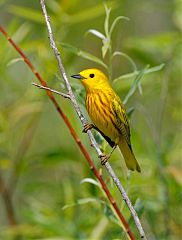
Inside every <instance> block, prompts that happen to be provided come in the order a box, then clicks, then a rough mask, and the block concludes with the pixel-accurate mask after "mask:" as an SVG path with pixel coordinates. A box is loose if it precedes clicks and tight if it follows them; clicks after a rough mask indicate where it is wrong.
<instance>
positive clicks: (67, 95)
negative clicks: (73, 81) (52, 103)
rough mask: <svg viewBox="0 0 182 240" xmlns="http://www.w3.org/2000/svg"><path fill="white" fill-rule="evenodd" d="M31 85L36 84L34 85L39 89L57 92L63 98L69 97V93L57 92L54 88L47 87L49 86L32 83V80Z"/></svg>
mask: <svg viewBox="0 0 182 240" xmlns="http://www.w3.org/2000/svg"><path fill="white" fill-rule="evenodd" d="M32 85H34V86H36V87H38V88H40V89H44V90H49V91H50V92H53V93H56V94H58V95H60V96H62V97H64V98H68V99H70V95H69V94H65V93H61V92H58V91H56V90H54V89H51V88H49V87H44V86H42V85H40V84H37V83H34V82H33V83H32Z"/></svg>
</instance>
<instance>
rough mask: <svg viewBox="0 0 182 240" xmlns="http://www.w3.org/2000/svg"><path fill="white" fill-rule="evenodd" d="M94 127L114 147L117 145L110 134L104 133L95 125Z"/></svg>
mask: <svg viewBox="0 0 182 240" xmlns="http://www.w3.org/2000/svg"><path fill="white" fill-rule="evenodd" d="M94 129H95V130H97V131H98V132H99V133H100V134H101V135H102V137H103V138H104V139H105V140H106V141H107V142H108V144H109V145H110V146H111V147H112V148H113V147H114V145H115V142H113V141H112V140H111V139H110V138H109V137H108V136H106V135H104V133H103V132H101V131H100V130H99V129H98V128H97V127H96V126H94Z"/></svg>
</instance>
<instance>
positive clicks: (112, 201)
mask: <svg viewBox="0 0 182 240" xmlns="http://www.w3.org/2000/svg"><path fill="white" fill-rule="evenodd" d="M0 31H1V32H2V34H3V35H4V36H5V37H6V38H7V39H8V41H9V42H10V43H11V45H12V46H13V47H14V48H15V49H16V51H17V52H18V53H19V54H20V55H21V56H22V58H23V60H24V61H25V63H26V64H27V65H28V67H29V68H30V69H31V70H32V72H33V73H34V75H35V76H36V77H37V79H38V80H39V82H40V83H41V84H42V85H43V86H44V87H47V84H46V82H45V81H44V80H43V79H42V77H41V76H40V74H39V73H38V72H37V71H36V70H35V68H34V67H33V65H32V64H31V62H30V61H29V60H28V58H27V57H26V56H25V54H24V53H23V52H22V50H21V49H20V48H19V47H18V46H17V45H16V44H15V43H14V42H13V40H12V39H11V38H10V37H9V35H8V34H7V32H6V31H5V30H4V29H3V27H2V26H0ZM46 92H47V94H48V96H49V98H50V99H51V101H52V102H53V104H54V106H55V107H56V109H57V111H58V112H59V114H60V116H61V117H62V118H63V120H64V122H65V123H66V125H67V127H68V128H69V130H70V133H71V135H72V136H73V138H74V139H75V141H76V143H77V144H78V146H79V148H80V150H81V152H82V153H83V155H84V156H85V158H86V160H87V162H88V164H89V165H90V167H91V169H92V171H93V172H94V174H95V176H96V178H97V179H98V180H99V182H100V184H101V185H102V188H103V190H104V192H105V193H106V195H107V197H108V199H109V201H110V203H111V204H112V206H113V208H114V209H115V211H116V213H117V215H118V217H119V218H120V220H121V222H122V224H123V226H124V228H125V230H126V232H127V234H128V236H129V238H130V239H131V240H135V237H134V235H133V233H132V232H131V230H130V227H129V225H128V223H127V221H126V220H125V218H124V217H123V215H122V213H121V211H120V210H119V207H118V205H117V204H116V202H115V200H114V198H113V197H112V195H111V193H110V192H109V190H108V188H107V186H106V184H105V183H104V180H103V178H102V176H101V174H100V173H99V171H97V169H96V167H95V165H94V163H93V162H92V160H91V158H90V156H89V154H88V152H87V150H86V149H85V147H84V146H83V144H82V142H81V140H80V139H79V138H78V136H77V134H76V132H75V130H74V128H73V127H72V125H71V123H70V121H69V120H68V118H67V116H66V115H65V113H64V112H63V111H62V110H61V108H60V107H59V105H58V103H57V101H56V99H55V98H54V96H53V94H52V93H51V92H50V91H49V90H46Z"/></svg>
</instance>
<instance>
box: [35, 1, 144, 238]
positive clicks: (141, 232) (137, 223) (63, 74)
mask: <svg viewBox="0 0 182 240" xmlns="http://www.w3.org/2000/svg"><path fill="white" fill-rule="evenodd" d="M40 4H41V6H42V11H43V13H44V17H45V21H46V24H47V29H48V34H49V40H50V45H51V47H52V48H53V51H54V54H55V56H56V59H57V61H58V65H59V68H60V71H61V74H62V77H63V80H64V81H65V84H66V87H67V89H68V93H69V95H70V99H71V102H72V104H73V106H74V108H75V110H76V112H77V114H78V116H79V118H80V120H81V122H82V125H83V126H84V125H85V123H86V119H85V118H84V116H83V114H82V112H81V110H80V107H79V105H78V103H77V102H76V99H75V96H74V94H73V91H72V88H71V85H70V83H69V80H68V78H67V75H66V72H65V69H64V66H63V64H62V60H61V57H60V53H59V51H58V49H57V46H56V43H55V41H54V37H53V33H52V28H51V25H50V17H49V16H48V14H47V10H46V7H45V3H44V0H40ZM87 134H88V136H89V138H90V141H91V144H92V146H93V147H94V148H95V150H96V151H97V154H98V155H99V156H101V155H102V152H101V150H100V148H99V146H98V144H97V142H96V140H95V138H94V137H93V135H92V133H91V131H90V130H88V132H87ZM105 167H106V169H107V171H108V173H109V174H110V176H111V177H112V178H113V181H114V182H115V184H116V186H117V188H118V189H119V191H120V192H121V194H122V196H123V198H124V199H127V201H126V200H125V201H126V204H127V206H128V208H129V210H130V211H131V214H132V216H133V218H134V221H135V224H136V226H137V229H138V231H139V233H140V237H141V238H142V239H146V237H145V233H144V230H143V228H142V225H141V223H140V220H139V217H138V215H137V213H136V211H135V209H134V207H133V206H132V203H131V201H130V199H129V197H128V196H127V194H126V192H125V190H124V188H123V186H122V184H121V182H120V181H119V179H118V177H117V176H116V174H115V173H114V171H113V169H112V168H111V166H110V164H109V163H108V162H107V163H106V164H105ZM121 190H122V191H121ZM123 194H124V195H123Z"/></svg>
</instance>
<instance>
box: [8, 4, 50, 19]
mask: <svg viewBox="0 0 182 240" xmlns="http://www.w3.org/2000/svg"><path fill="white" fill-rule="evenodd" d="M8 11H9V12H10V13H13V14H15V15H17V16H20V17H23V18H25V19H28V20H31V21H34V22H38V23H45V20H44V17H43V15H42V12H41V11H38V10H35V9H32V8H27V7H21V6H15V5H10V6H9V8H8ZM53 21H54V20H53Z"/></svg>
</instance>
